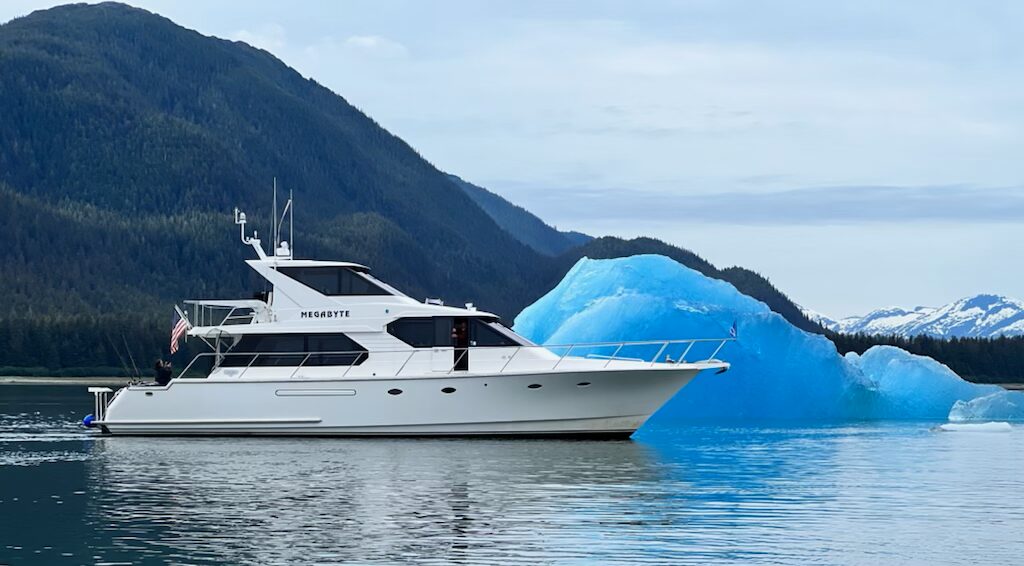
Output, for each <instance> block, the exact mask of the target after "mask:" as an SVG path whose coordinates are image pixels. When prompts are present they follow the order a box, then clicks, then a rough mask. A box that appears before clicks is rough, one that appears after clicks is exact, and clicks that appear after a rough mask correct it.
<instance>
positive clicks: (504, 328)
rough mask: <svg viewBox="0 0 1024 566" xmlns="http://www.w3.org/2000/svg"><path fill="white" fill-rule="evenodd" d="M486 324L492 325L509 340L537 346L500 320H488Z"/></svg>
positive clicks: (521, 344)
mask: <svg viewBox="0 0 1024 566" xmlns="http://www.w3.org/2000/svg"><path fill="white" fill-rule="evenodd" d="M486 324H487V326H490V327H491V328H492V329H494V331H495V332H498V333H500V334H501V335H502V336H504V337H505V338H508V339H509V340H511V341H513V342H515V343H516V344H519V345H520V346H536V344H534V343H533V342H530V341H529V340H527V339H526V338H524V337H522V336H520V335H518V334H516V333H515V332H513V331H512V329H511V328H509V327H507V326H505V325H504V324H502V323H500V322H497V321H494V322H487V323H486Z"/></svg>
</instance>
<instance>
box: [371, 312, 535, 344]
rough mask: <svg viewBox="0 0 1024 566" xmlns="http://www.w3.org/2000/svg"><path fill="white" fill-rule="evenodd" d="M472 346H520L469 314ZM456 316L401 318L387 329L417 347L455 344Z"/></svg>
mask: <svg viewBox="0 0 1024 566" xmlns="http://www.w3.org/2000/svg"><path fill="white" fill-rule="evenodd" d="M460 320H468V321H469V344H470V346H518V345H519V343H518V342H516V341H515V340H513V339H512V338H510V337H508V336H505V335H504V334H502V333H501V332H499V331H498V330H496V329H495V328H494V327H492V326H491V324H497V323H492V322H490V321H487V320H482V319H479V318H470V317H467V318H466V319H460ZM453 321H454V319H452V317H447V316H437V317H431V318H402V319H399V320H396V321H394V322H392V323H391V324H389V325H388V333H389V334H391V335H392V336H394V337H395V338H398V339H399V340H401V341H402V342H405V343H406V344H408V345H410V346H412V347H414V348H430V347H434V346H453V345H454V344H453V343H452V324H453Z"/></svg>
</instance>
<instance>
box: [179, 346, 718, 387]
mask: <svg viewBox="0 0 1024 566" xmlns="http://www.w3.org/2000/svg"><path fill="white" fill-rule="evenodd" d="M735 340H736V339H735V338H692V339H685V340H646V341H632V342H630V341H623V342H591V343H575V344H564V345H558V344H545V345H516V346H466V347H458V346H435V347H431V348H424V349H416V348H412V349H410V348H403V349H392V350H375V351H373V352H368V351H366V350H350V351H330V352H231V351H228V352H202V353H199V354H197V355H196V356H195V357H194V358H193V359H192V361H190V362H189V363H188V365H187V366H185V369H183V370H182V371H181V372H180V373H179V374H178V377H182V376H185V375H186V374H187V373H188V372H189V370H190V369H192V367H193V366H194V365H195V364H196V363H197V362H198V360H199V359H200V358H208V357H216V358H215V360H216V361H215V363H214V366H213V368H212V369H211V370H210V372H211V373H212V372H213V371H214V370H216V369H218V368H221V367H223V366H224V359H226V358H228V357H229V356H234V357H236V358H237V357H238V356H248V357H249V358H251V359H249V361H248V363H247V364H246V365H245V366H244V367H243V368H242V371H241V373H239V374H238V376H237V377H241V376H242V375H244V374H245V373H246V372H247V371H249V369H250V368H252V367H253V365H254V364H255V363H256V360H257V359H259V358H260V357H261V356H279V357H289V356H295V357H298V356H303V358H302V361H301V362H300V363H299V364H298V365H297V366H296V367H295V368H294V369H293V370H292V372H291V374H290V375H289V378H291V377H294V376H295V375H296V374H297V373H298V372H299V370H300V369H302V368H303V367H305V366H306V364H307V362H308V361H309V359H310V358H311V357H312V356H313V355H317V356H340V355H347V356H353V355H354V356H355V359H353V360H352V362H351V363H348V364H338V365H346V366H348V367H347V369H346V370H345V372H344V374H343V376H347V375H348V374H349V372H350V371H352V368H353V367H355V366H356V365H359V362H360V361H362V360H367V359H370V358H371V354H373V355H379V354H399V353H401V354H407V356H405V359H404V361H403V362H402V363H401V365H400V366H399V367H398V370H397V371H396V372H395V374H394V375H396V376H397V375H399V374H401V373H402V371H404V370H405V368H406V367H407V366H408V365H409V363H410V362H411V361H412V359H413V358H415V357H416V356H417V355H419V354H423V353H429V354H433V353H436V352H448V351H452V352H458V353H459V355H458V356H457V357H456V359H455V360H454V363H452V365H451V366H449V367H448V369H447V370H437V371H446V373H448V374H451V373H452V372H453V371H454V370H455V368H456V367H457V366H458V364H459V362H460V361H461V358H463V357H465V356H468V355H469V353H470V350H472V351H490V350H513V352H512V355H511V356H509V357H508V358H502V359H501V360H487V361H488V362H493V363H495V364H500V368H499V369H498V370H497V373H504V372H505V370H506V369H508V368H509V367H510V366H511V365H512V360H513V359H514V358H516V356H518V355H519V353H520V352H521V351H523V350H527V349H530V350H543V351H547V352H548V353H550V354H554V355H556V356H557V353H556V350H559V349H562V348H564V349H565V352H564V353H563V354H562V355H561V356H558V357H557V358H556V359H552V360H551V361H553V362H554V363H553V365H552V366H551V367H550V368H549V369H548V370H547V371H553V370H555V369H557V368H558V367H559V366H560V365H561V364H562V363H563V362H564V361H565V360H567V359H570V358H572V359H593V358H597V359H601V360H603V361H604V364H603V366H601V368H602V369H603V368H608V367H609V366H610V365H611V364H612V362H634V363H635V362H640V363H647V362H648V360H649V361H650V364H651V365H652V366H653V365H655V364H658V363H668V364H674V365H679V364H681V363H686V356H687V355H688V354H689V353H690V351H691V350H692V349H693V347H694V346H695V345H696V344H716V345H717V347H716V348H715V349H714V351H713V352H712V354H711V356H709V357H708V358H707V359H705V360H702V361H704V362H710V361H714V360H715V356H716V355H718V353H719V352H720V351H721V350H722V348H724V347H725V345H726V344H727V343H728V342H734V341H735ZM684 344H685V345H686V348H685V350H684V351H683V353H682V354H681V355H680V356H679V358H678V359H677V360H674V361H673V360H671V358H668V356H667V355H666V360H665V361H664V362H659V359H660V358H661V356H662V354H665V353H666V350H668V349H669V348H670V347H672V346H674V345H675V346H681V345H684ZM613 346H614V347H615V350H614V352H613V353H612V355H611V356H604V355H599V354H595V353H587V354H584V355H582V356H580V355H577V356H571V355H570V354H571V353H572V352H573V351H580V350H587V349H595V348H611V347H613ZM638 346H659V348H658V350H657V353H655V354H654V357H652V358H647V357H646V356H644V357H635V356H630V357H620V356H619V353H620V352H622V350H623V349H625V348H633V347H638ZM471 359H475V358H471ZM502 362H504V363H502Z"/></svg>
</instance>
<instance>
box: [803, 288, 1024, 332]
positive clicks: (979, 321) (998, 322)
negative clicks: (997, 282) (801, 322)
mask: <svg viewBox="0 0 1024 566" xmlns="http://www.w3.org/2000/svg"><path fill="white" fill-rule="evenodd" d="M802 310H803V313H804V315H806V316H807V317H808V318H810V319H811V320H814V321H816V322H818V323H819V324H821V325H822V326H824V327H825V328H828V329H829V330H833V331H836V332H841V333H844V334H858V333H863V334H871V335H878V336H904V337H910V336H921V335H925V336H932V337H936V338H964V337H971V338H996V337H999V336H1024V301H1019V300H1017V299H1011V298H1009V297H1003V296H1000V295H986V294H983V295H975V296H973V297H966V298H963V299H960V300H958V301H954V302H952V303H949V304H948V305H944V306H941V307H938V308H935V307H915V308H913V309H904V308H901V307H888V308H883V309H878V310H874V311H871V312H869V313H868V314H866V315H864V316H854V317H848V318H843V319H840V320H834V319H831V318H829V317H827V316H824V315H822V314H820V313H816V312H814V311H812V310H810V309H802Z"/></svg>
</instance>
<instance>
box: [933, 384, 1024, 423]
mask: <svg viewBox="0 0 1024 566" xmlns="http://www.w3.org/2000/svg"><path fill="white" fill-rule="evenodd" d="M990 419H999V420H1005V421H1024V394H1021V393H1020V392H1017V391H1004V390H999V391H996V392H995V393H992V394H991V395H985V396H984V397H977V398H975V399H971V400H970V401H957V402H956V403H954V404H953V408H952V409H951V410H950V411H949V420H951V421H953V422H970V421H984V420H990Z"/></svg>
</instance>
